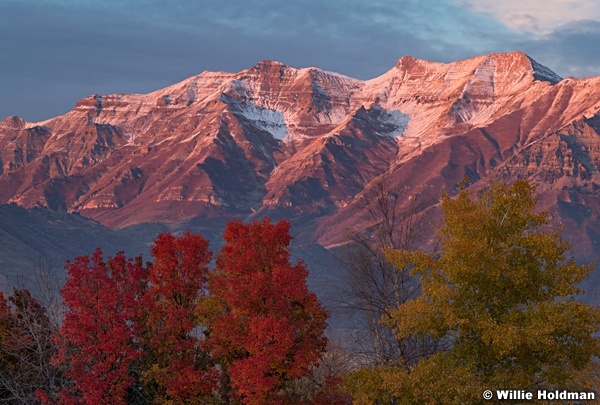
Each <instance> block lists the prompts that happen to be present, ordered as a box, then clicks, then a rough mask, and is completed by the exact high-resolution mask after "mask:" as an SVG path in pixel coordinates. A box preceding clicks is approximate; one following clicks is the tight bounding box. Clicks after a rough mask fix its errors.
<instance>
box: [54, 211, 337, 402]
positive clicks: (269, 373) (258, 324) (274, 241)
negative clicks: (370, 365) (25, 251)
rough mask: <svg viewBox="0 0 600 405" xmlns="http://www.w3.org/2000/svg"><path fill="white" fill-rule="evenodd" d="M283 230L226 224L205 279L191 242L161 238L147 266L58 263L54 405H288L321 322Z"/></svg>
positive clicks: (319, 347)
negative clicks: (62, 273) (61, 384)
mask: <svg viewBox="0 0 600 405" xmlns="http://www.w3.org/2000/svg"><path fill="white" fill-rule="evenodd" d="M289 230H290V225H289V223H287V222H285V221H282V222H279V223H277V224H272V223H271V222H270V221H269V220H268V219H265V220H263V221H262V222H255V223H253V224H250V225H245V224H243V223H241V222H238V221H233V222H230V223H229V224H228V225H227V229H226V230H225V233H224V239H225V246H224V247H223V248H222V250H221V252H220V254H219V255H218V257H217V260H216V268H214V269H210V268H209V264H210V262H211V260H212V253H211V252H210V251H209V245H208V242H207V241H206V240H205V239H204V238H203V237H202V236H200V235H194V234H191V233H186V234H185V235H183V236H180V237H175V236H173V235H171V234H161V235H159V236H158V237H157V239H156V240H155V242H154V245H153V246H152V249H151V255H152V257H153V259H154V260H153V262H151V263H147V264H146V265H143V264H142V260H141V258H137V259H135V260H128V259H127V258H126V257H125V255H124V254H123V253H122V252H121V253H119V254H117V256H115V257H113V258H110V259H108V260H107V261H105V260H104V259H103V255H102V252H101V251H100V250H97V251H96V252H95V253H94V254H93V255H92V256H91V257H88V256H83V257H78V258H76V259H75V260H74V261H73V262H69V263H67V269H68V271H69V279H68V281H67V283H66V284H65V286H64V288H63V290H62V294H63V297H64V304H65V308H66V315H65V319H64V322H63V325H62V327H61V329H60V336H61V337H60V341H59V342H58V347H59V351H58V354H57V355H56V356H55V361H56V362H57V363H60V364H63V365H66V369H67V370H68V371H67V374H66V376H67V377H68V378H69V380H70V382H71V384H69V385H68V386H67V387H66V388H65V389H64V390H63V391H62V392H61V395H60V402H61V403H64V404H100V403H111V404H120V403H122V404H125V403H156V404H167V403H168V404H181V403H186V404H194V403H196V404H205V403H244V404H267V403H269V404H271V403H290V402H291V401H292V398H291V397H290V390H289V389H288V388H289V386H290V384H292V383H293V382H294V380H296V379H298V378H300V377H302V376H305V375H307V373H309V372H310V368H311V367H312V366H314V365H315V364H316V362H317V360H318V358H319V356H320V354H321V353H322V352H323V351H324V350H325V345H326V339H325V337H324V330H325V327H326V318H327V313H326V311H325V310H324V309H323V308H322V306H321V304H320V303H319V301H318V300H317V298H316V296H315V295H314V294H313V293H311V292H310V291H309V290H308V288H307V286H306V277H307V275H308V271H307V270H306V268H305V267H304V265H303V264H302V263H297V264H295V265H292V264H291V263H290V253H289V243H290V241H291V237H290V235H289ZM42 397H43V395H42ZM48 402H50V401H48Z"/></svg>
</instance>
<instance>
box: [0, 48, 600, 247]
mask: <svg viewBox="0 0 600 405" xmlns="http://www.w3.org/2000/svg"><path fill="white" fill-rule="evenodd" d="M599 94H600V77H592V78H585V79H574V78H566V79H562V78H560V77H559V76H558V75H556V74H555V73H553V72H552V71H551V70H550V69H548V68H546V67H544V66H542V65H540V64H539V63H537V62H536V61H534V60H533V59H531V58H530V57H529V56H527V55H525V54H523V53H520V52H515V53H508V54H490V55H482V56H478V57H475V58H471V59H467V60H462V61H457V62H453V63H448V64H443V63H434V62H428V61H423V60H418V59H415V58H412V57H403V58H401V59H400V60H399V61H398V63H397V64H396V66H394V67H393V68H392V69H391V70H389V71H388V72H386V73H384V74H383V75H381V76H380V77H377V78H374V79H371V80H366V81H361V80H357V79H353V78H349V77H346V76H343V75H339V74H336V73H332V72H326V71H323V70H321V69H318V68H302V69H298V68H293V67H289V66H286V65H284V64H282V63H279V62H273V61H263V62H260V63H258V64H257V65H255V66H253V67H252V68H250V69H247V70H244V71H242V72H239V73H223V72H203V73H201V74H200V75H197V76H193V77H190V78H188V79H186V80H184V81H182V82H180V83H177V84H174V85H172V86H169V87H167V88H164V89H160V90H157V91H155V92H152V93H148V94H144V95H139V94H112V95H92V96H89V97H87V98H85V99H83V100H80V101H78V102H77V104H76V106H75V108H74V109H73V110H72V111H70V112H68V113H66V114H64V115H62V116H59V117H56V118H52V119H50V120H46V121H43V122H38V123H28V122H25V121H23V120H22V119H20V118H19V117H8V118H6V119H4V120H3V121H0V203H4V204H6V203H15V204H18V205H20V206H22V207H25V208H33V207H47V208H50V209H52V210H62V211H68V212H78V213H80V214H81V215H83V216H86V217H89V218H92V219H94V220H96V221H98V222H100V223H102V224H104V225H107V226H109V227H112V228H125V227H128V226H132V225H136V224H143V223H147V222H172V221H185V220H188V219H191V218H195V217H199V216H204V217H221V216H238V217H243V218H252V217H255V216H260V215H264V214H269V215H272V216H276V217H278V216H286V217H296V218H310V219H311V221H313V224H314V226H311V227H310V238H313V239H315V240H317V241H318V242H319V243H321V244H322V245H324V246H334V245H336V244H339V243H341V242H343V239H344V236H345V232H346V231H347V230H348V229H350V228H352V227H356V226H360V224H359V222H360V220H359V219H358V218H359V205H360V204H359V201H360V199H361V193H363V192H364V191H365V190H369V188H370V187H371V185H372V184H373V182H374V181H377V179H380V178H381V177H382V176H383V177H385V178H386V179H388V181H389V182H390V184H391V185H393V186H394V187H396V188H397V189H398V190H401V191H402V192H403V193H406V195H407V197H410V196H412V195H416V194H419V195H421V196H424V197H427V198H430V199H431V201H433V203H435V200H436V199H437V197H438V196H439V193H440V191H441V190H447V191H450V192H452V190H454V187H455V186H456V184H457V183H458V182H459V181H460V180H461V179H462V178H463V177H464V176H465V175H468V176H469V177H470V178H471V179H472V182H473V183H477V182H479V183H483V182H485V181H486V179H489V178H502V179H505V180H510V179H514V178H517V177H520V176H528V177H531V178H532V179H534V180H535V181H536V182H537V183H538V184H539V190H540V199H541V205H542V208H545V209H549V210H550V211H551V212H552V214H553V216H554V217H555V220H556V221H557V223H562V224H571V225H573V226H574V228H573V230H572V231H571V233H572V234H573V237H575V239H576V240H580V241H581V246H583V247H585V249H584V250H585V254H586V255H589V256H590V257H591V256H594V254H595V253H594V252H596V251H597V250H596V248H597V246H596V243H597V242H596V235H599V234H600V223H599V222H598V219H597V214H596V212H597V208H600V204H599V203H598V197H597V194H598V186H599V182H598V180H599V177H598V169H599V168H600V149H599V145H600V143H599V140H600V138H599V136H600V115H599V111H600V96H599ZM408 199H409V198H407V201H408ZM367 225H368V224H365V225H364V226H367ZM577 238H579V239H577Z"/></svg>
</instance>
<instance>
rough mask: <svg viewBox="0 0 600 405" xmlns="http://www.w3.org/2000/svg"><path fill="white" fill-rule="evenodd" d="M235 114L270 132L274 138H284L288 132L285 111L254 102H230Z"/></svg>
mask: <svg viewBox="0 0 600 405" xmlns="http://www.w3.org/2000/svg"><path fill="white" fill-rule="evenodd" d="M230 106H231V107H232V109H233V112H234V114H237V115H240V116H242V117H244V118H245V119H246V120H248V121H250V122H252V124H254V126H255V127H257V128H258V129H260V130H263V131H266V132H269V133H270V134H271V135H273V138H275V139H279V140H283V139H284V138H285V137H286V136H287V134H288V130H287V125H286V123H285V118H284V115H283V112H281V111H277V110H270V109H267V108H263V107H260V106H258V105H256V104H253V103H248V102H244V101H242V102H236V103H230Z"/></svg>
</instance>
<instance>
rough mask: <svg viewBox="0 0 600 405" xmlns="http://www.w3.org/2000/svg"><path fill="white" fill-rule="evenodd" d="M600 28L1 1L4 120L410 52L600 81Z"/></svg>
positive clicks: (415, 12)
mask: <svg viewBox="0 0 600 405" xmlns="http://www.w3.org/2000/svg"><path fill="white" fill-rule="evenodd" d="M597 24H598V22H596V21H590V22H587V23H586V24H577V23H574V22H573V23H572V24H571V25H567V26H565V27H563V28H561V29H560V30H556V31H552V32H551V33H549V34H545V35H544V36H541V37H540V36H530V35H526V34H523V33H522V32H517V31H511V30H510V29H509V28H507V27H506V26H505V25H503V24H502V22H501V21H499V20H497V19H496V18H495V16H494V15H493V14H489V13H488V14H482V13H480V12H478V11H477V10H474V9H472V8H470V7H466V6H465V4H464V2H463V3H460V2H457V1H452V0H432V1H427V2H422V1H416V0H397V1H375V2H364V1H355V0H343V1H342V0H340V1H335V2H333V1H330V2H316V1H309V0H299V1H294V2H280V1H275V0H269V1H258V0H250V1H246V2H244V3H240V2H239V1H234V0H224V1H219V2H214V1H197V2H186V1H182V0H165V1H153V0H152V1H142V0H138V1H127V2H118V1H115V0H105V1H103V2H92V1H88V0H80V1H74V0H72V1H69V0H29V1H26V2H24V1H16V0H4V1H3V2H2V3H1V4H0V55H2V56H1V57H2V63H1V64H0V88H1V89H2V92H0V116H2V117H4V116H7V115H12V114H17V115H21V116H23V117H24V118H25V119H27V120H32V121H35V120H40V119H44V118H49V117H51V116H55V115H58V114H61V113H63V112H65V111H67V110H69V109H70V108H72V106H73V105H74V102H75V101H76V100H77V99H79V98H82V97H85V96H87V95H88V94H92V93H112V92H148V91H152V90H154V89H157V88H160V87H163V86H166V85H168V84H171V83H174V82H176V81H178V80H181V79H183V78H185V77H188V76H191V75H194V74H197V73H199V72H201V71H203V70H225V71H239V70H241V69H244V68H247V67H250V66H252V65H254V64H255V63H256V62H258V61H260V60H262V59H275V60H279V61H282V62H284V63H286V64H290V65H293V66H298V67H302V66H311V65H312V66H319V67H322V68H324V69H328V70H333V71H337V72H340V73H343V74H346V75H349V76H353V77H357V78H361V79H365V78H371V77H375V76H377V75H379V74H382V73H383V72H385V71H386V70H388V69H390V68H391V67H392V66H393V65H394V64H395V62H396V60H397V59H398V58H399V57H401V56H403V55H412V56H415V57H418V58H423V59H428V60H435V61H442V62H449V61H452V60H456V59H462V58H467V57H471V56H474V55H476V54H481V53H488V52H504V51H513V50H519V49H520V50H523V51H525V52H527V53H529V54H530V55H531V56H532V57H533V58H534V59H536V60H538V61H540V62H541V63H544V64H546V65H548V66H549V67H550V68H552V69H554V70H555V71H557V73H559V74H561V75H577V76H588V75H595V74H600V64H598V63H597V59H598V55H597V54H595V55H593V52H591V51H590V46H591V44H593V42H594V41H596V43H597V41H598V39H600V32H599V30H598V25H597Z"/></svg>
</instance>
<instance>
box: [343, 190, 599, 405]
mask: <svg viewBox="0 0 600 405" xmlns="http://www.w3.org/2000/svg"><path fill="white" fill-rule="evenodd" d="M536 202H537V201H536V198H535V197H534V187H533V186H532V185H531V184H530V183H529V182H528V181H526V180H519V181H517V182H515V183H514V184H513V185H512V186H508V185H506V184H503V183H495V184H492V186H491V187H490V188H489V189H488V190H486V191H484V192H483V193H481V195H480V196H479V197H473V196H472V194H471V193H469V192H468V191H467V190H464V189H463V190H461V191H460V192H459V194H458V196H456V197H455V198H452V197H450V196H448V195H444V196H443V197H442V203H441V207H442V210H443V219H444V222H443V225H442V226H441V228H440V229H439V236H440V249H439V251H438V252H437V253H435V254H433V253H431V254H429V253H423V252H419V251H413V252H408V251H402V250H390V251H388V252H387V256H388V259H389V260H390V261H392V262H394V263H395V264H396V266H398V267H404V266H407V265H410V266H412V273H413V274H414V275H415V276H418V277H419V279H420V282H421V286H422V295H421V296H419V297H418V298H416V299H414V300H411V301H407V302H405V303H403V304H401V305H399V306H398V308H396V309H395V310H394V311H393V312H392V320H391V321H389V322H391V323H392V324H393V326H394V328H395V332H396V334H397V336H398V338H405V337H421V338H424V337H427V338H431V339H433V340H435V341H437V342H439V343H440V345H439V347H442V348H444V347H445V349H442V350H440V351H439V352H438V353H436V354H434V355H432V356H430V357H428V358H426V359H422V360H421V361H420V362H419V363H418V364H417V365H416V366H414V367H413V368H411V369H410V370H390V369H386V370H384V371H383V372H380V377H379V380H380V381H383V383H381V384H376V382H377V381H376V380H377V379H375V378H372V380H373V381H374V383H372V384H371V385H369V386H368V388H365V389H363V388H361V386H357V385H356V384H354V385H352V384H351V382H352V380H351V379H348V380H347V381H348V382H349V383H350V384H347V385H348V388H349V390H350V391H352V392H353V393H354V395H356V396H360V397H361V401H362V402H361V403H376V402H377V400H381V397H382V395H383V394H382V391H381V390H382V385H385V386H387V387H393V388H389V389H388V390H384V391H383V392H384V393H386V395H388V396H389V395H392V397H393V401H394V403H398V404H400V403H410V404H430V403H436V404H446V403H448V404H453V403H456V404H460V403H479V402H481V403H489V401H485V400H483V398H482V392H483V391H484V390H485V389H491V390H494V389H515V390H517V389H522V390H533V389H539V388H561V389H566V388H573V389H574V388H590V385H589V381H588V385H587V386H584V385H585V381H584V380H585V378H582V377H581V376H583V375H587V374H588V373H589V371H590V370H591V369H592V368H593V367H594V362H593V356H598V355H599V354H600V343H599V339H598V338H597V337H595V336H594V333H595V332H597V331H598V329H599V327H600V311H599V310H598V308H596V307H593V306H590V305H586V304H584V303H581V302H578V301H575V300H574V296H576V295H577V294H579V293H581V291H580V290H579V289H578V288H577V287H576V285H577V283H579V282H580V281H581V280H583V279H584V278H585V277H586V276H587V275H588V274H589V272H590V271H591V269H592V266H581V265H577V264H576V262H575V260H574V259H573V258H568V257H567V253H568V251H569V250H570V246H569V245H568V244H567V243H566V242H565V241H563V240H562V239H561V238H560V236H559V232H558V231H557V230H550V229H549V226H548V225H549V218H548V213H546V212H536V210H535V206H536ZM581 384H584V385H581Z"/></svg>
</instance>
